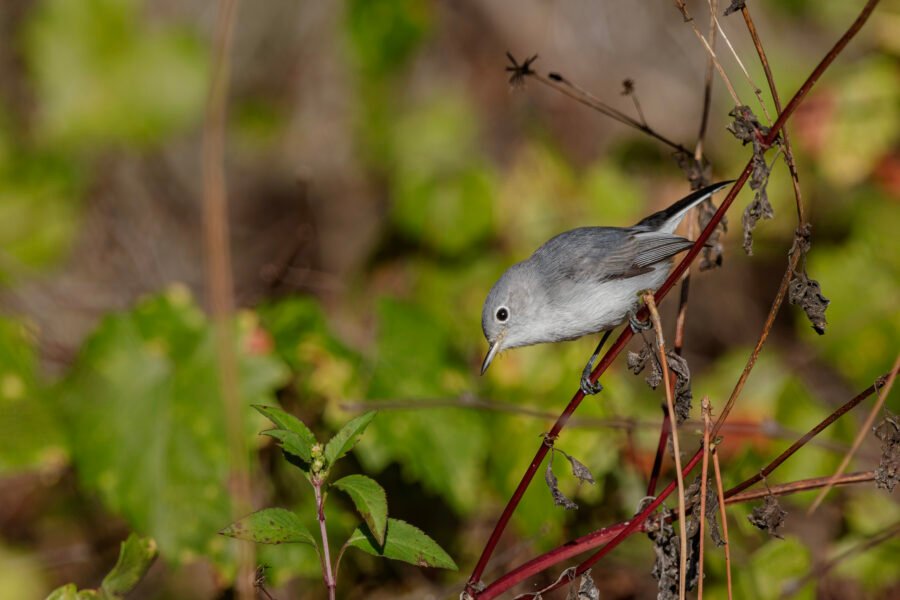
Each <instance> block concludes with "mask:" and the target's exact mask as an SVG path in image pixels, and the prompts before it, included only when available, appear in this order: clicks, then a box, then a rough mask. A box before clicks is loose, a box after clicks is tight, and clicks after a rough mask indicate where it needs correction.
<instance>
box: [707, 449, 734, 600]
mask: <svg viewBox="0 0 900 600" xmlns="http://www.w3.org/2000/svg"><path fill="white" fill-rule="evenodd" d="M710 451H711V452H712V459H713V471H714V472H715V474H716V494H718V496H719V518H720V519H721V520H722V537H723V538H724V539H725V575H726V581H727V583H728V600H732V591H731V550H730V548H731V543H730V542H729V541H728V516H727V515H726V513H725V497H724V495H723V493H722V471H721V470H720V469H719V453H718V452H717V448H716V447H715V446H714V447H713V448H712V449H711V450H710Z"/></svg>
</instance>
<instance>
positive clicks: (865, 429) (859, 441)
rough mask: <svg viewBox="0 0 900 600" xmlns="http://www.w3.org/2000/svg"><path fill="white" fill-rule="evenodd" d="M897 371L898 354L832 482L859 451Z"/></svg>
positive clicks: (818, 499)
mask: <svg viewBox="0 0 900 600" xmlns="http://www.w3.org/2000/svg"><path fill="white" fill-rule="evenodd" d="M897 369H900V354H898V355H897V358H896V360H894V366H893V368H892V369H891V374H890V376H889V377H888V379H887V382H886V383H885V384H884V388H882V390H881V392H880V393H879V394H878V400H877V401H876V402H875V404H874V406H872V410H870V411H869V415H868V416H867V417H866V420H865V422H864V423H863V426H862V427H860V429H859V431H858V432H857V433H856V438H855V439H854V440H853V445H852V446H850V450H849V451H847V454H846V455H845V456H844V460H842V461H841V465H840V466H839V467H838V469H837V471H835V473H834V475H832V481H837V479H838V478H840V476H841V475H843V473H844V471H846V470H847V466H848V465H849V464H850V461H851V460H852V459H853V455H854V454H856V451H857V450H858V449H859V446H860V444H862V442H863V440H864V439H865V438H866V436H867V435H869V434H870V433H871V431H872V424H873V423H874V422H875V417H877V416H878V413H879V412H880V411H881V407H882V406H884V401H885V400H887V397H888V394H890V393H891V388H892V387H894V380H895V379H896V378H897ZM830 489H831V485H826V486H825V487H824V488H822V491H821V492H819V495H818V496H816V499H815V500H814V501H813V503H812V505H811V506H810V507H809V510H807V511H806V514H807V515H811V514H813V513H814V512H816V509H817V508H819V505H820V504H821V503H822V500H824V499H825V496H827V495H828V491H829V490H830Z"/></svg>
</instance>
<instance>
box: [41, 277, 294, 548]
mask: <svg viewBox="0 0 900 600" xmlns="http://www.w3.org/2000/svg"><path fill="white" fill-rule="evenodd" d="M254 327H256V321H255V318H254V317H252V316H249V315H248V316H247V317H246V318H244V319H241V320H240V322H239V323H238V328H237V333H238V342H237V343H238V348H237V350H238V352H239V359H240V365H239V367H240V375H239V380H240V384H241V388H240V392H239V396H240V398H241V401H242V402H243V403H244V404H245V406H246V409H245V411H244V418H243V422H244V429H245V434H246V436H247V438H248V439H252V438H253V437H254V436H255V434H256V431H258V430H259V429H260V425H261V424H262V423H263V421H262V420H261V419H260V417H259V416H258V415H256V413H254V412H253V411H252V410H250V407H249V405H250V404H271V403H272V402H274V392H275V390H276V389H277V388H278V387H280V386H281V385H282V384H283V383H284V381H285V377H286V375H287V371H286V369H285V367H284V365H283V364H282V363H281V362H280V361H278V360H277V359H276V358H274V357H273V356H271V355H269V354H265V353H258V352H255V351H253V350H252V348H249V347H248V337H249V336H250V335H251V334H252V333H253V328H254ZM215 339H216V338H215V335H214V332H213V328H212V326H211V325H210V323H209V321H208V320H207V319H206V317H205V316H204V314H203V313H202V312H201V311H200V310H199V309H198V308H197V307H196V306H195V305H194V304H193V302H192V300H191V298H190V295H189V293H188V292H187V290H186V289H185V288H183V287H173V288H172V289H170V290H169V291H168V292H167V293H166V294H164V295H162V296H158V297H155V298H151V299H147V300H145V301H143V302H141V303H140V304H138V305H137V306H136V307H135V308H134V309H133V310H132V311H130V312H128V313H126V314H118V315H116V314H114V315H109V316H108V317H106V318H105V319H104V320H103V322H102V323H101V325H100V326H99V328H98V329H97V331H96V332H95V333H94V334H93V335H92V336H91V337H90V338H89V339H88V340H87V341H86V342H85V344H84V346H83V348H82V350H81V353H80V355H79V357H78V360H77V361H76V363H75V365H74V366H73V368H72V370H71V372H70V373H69V374H68V375H67V377H66V378H65V379H64V380H63V381H61V382H60V384H59V386H58V396H57V402H58V408H59V412H60V414H61V415H62V417H63V422H64V424H65V429H66V433H67V435H68V438H69V447H70V450H71V452H72V457H73V460H74V463H75V466H76V467H77V468H78V472H79V477H80V480H81V482H82V483H83V484H84V485H85V486H86V487H88V488H90V489H92V490H95V491H96V492H97V493H98V494H99V495H100V497H101V498H102V499H103V500H104V502H105V503H106V504H107V505H108V506H109V507H110V508H111V509H113V510H114V511H115V512H117V513H118V514H121V515H123V516H124V517H125V518H126V519H127V520H128V521H129V523H130V524H131V526H132V527H134V528H135V529H136V530H137V531H141V532H145V533H147V534H149V535H151V536H152V537H154V538H155V539H156V540H157V542H158V543H159V547H160V551H161V552H162V553H163V555H164V556H165V557H166V558H168V559H169V560H174V561H179V562H180V561H185V560H188V559H190V558H192V557H194V556H197V555H206V556H210V557H211V558H213V559H214V560H216V561H217V562H219V563H220V564H221V565H223V566H224V565H227V564H228V563H229V558H228V552H229V550H230V549H231V548H233V547H230V546H228V545H226V544H225V543H224V540H223V539H222V538H219V537H216V535H215V532H216V531H218V530H219V529H221V528H222V526H223V525H224V524H226V523H227V522H228V521H229V518H230V516H231V499H230V497H229V495H227V494H223V493H222V490H223V489H227V488H228V480H229V473H230V465H229V451H228V446H227V436H226V435H225V431H226V427H225V418H224V414H223V409H222V402H221V400H220V392H219V379H218V368H217V366H216V365H217V363H216V353H215ZM251 447H252V446H251ZM198 502H202V504H203V506H204V510H202V511H198V510H196V505H197V503H198Z"/></svg>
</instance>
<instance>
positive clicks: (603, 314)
mask: <svg viewBox="0 0 900 600" xmlns="http://www.w3.org/2000/svg"><path fill="white" fill-rule="evenodd" d="M731 183H733V180H729V181H720V182H718V183H714V184H712V185H709V186H706V187H704V188H702V189H699V190H696V191H694V192H692V193H691V194H689V195H688V196H685V197H684V198H682V199H681V200H679V201H677V202H675V203H674V204H672V205H671V206H670V207H668V208H666V209H663V210H661V211H659V212H656V213H653V214H652V215H650V216H648V217H646V218H644V219H642V220H640V221H638V222H637V223H636V224H635V225H632V226H631V227H579V228H577V229H572V230H569V231H566V232H563V233H560V234H559V235H557V236H555V237H553V238H551V239H550V240H549V241H547V242H546V243H545V244H544V245H542V246H541V247H540V248H538V249H537V250H535V252H534V253H533V254H532V255H531V256H530V257H529V258H527V259H526V260H523V261H521V262H519V263H516V264H514V265H513V266H511V267H509V269H507V270H506V271H505V272H504V273H503V275H501V276H500V279H498V280H497V282H496V283H495V284H494V285H493V287H491V290H490V292H489V293H488V295H487V298H486V299H485V301H484V307H483V308H482V312H481V328H482V331H483V332H484V337H485V339H486V340H487V342H488V351H487V354H486V355H485V357H484V361H483V362H482V365H481V374H482V375H484V373H485V372H486V371H487V369H488V367H489V366H490V365H491V362H492V361H493V360H494V358H495V357H496V356H497V355H498V354H499V353H500V352H502V351H504V350H510V349H512V348H518V347H521V346H531V345H534V344H543V343H548V342H561V341H568V340H574V339H578V338H580V337H583V336H585V335H590V334H595V333H600V332H605V334H604V335H603V337H602V339H601V340H600V343H599V344H598V345H597V349H596V350H595V351H594V353H593V355H592V356H591V358H590V360H588V363H587V365H586V366H585V368H584V370H583V371H582V375H581V385H580V387H581V390H582V391H583V392H584V393H585V394H586V395H587V394H596V393H598V392H600V391H601V390H602V389H603V386H602V385H600V384H599V382H598V383H592V382H591V381H590V374H591V369H592V368H593V363H594V360H596V358H597V356H599V354H600V350H601V349H602V347H603V344H604V343H605V342H606V340H607V338H608V337H609V335H610V333H611V332H612V330H613V329H615V328H616V327H618V326H619V325H621V324H622V323H624V322H625V321H626V320H627V321H629V323H631V326H632V327H633V328H635V329H646V328H647V327H648V326H647V325H643V324H641V323H640V322H639V321H637V319H636V317H635V314H636V309H637V308H638V306H639V303H640V298H639V295H640V293H641V292H644V291H646V290H652V291H656V290H657V289H658V288H659V286H661V285H662V283H663V282H664V281H665V279H666V277H667V276H668V274H669V270H670V268H671V266H672V260H673V256H674V255H676V254H678V253H679V252H681V251H683V250H686V249H688V248H690V247H691V246H692V245H693V244H694V242H693V241H691V240H688V239H686V238H683V237H681V236H679V235H675V229H676V228H677V227H678V224H679V223H681V221H682V219H684V217H685V215H686V214H687V213H688V211H689V210H690V209H691V208H693V207H694V206H696V205H697V204H699V203H701V202H703V201H704V200H706V199H707V198H710V197H712V195H713V194H715V193H716V192H717V191H719V190H721V189H722V188H724V187H726V186H728V185H730V184H731Z"/></svg>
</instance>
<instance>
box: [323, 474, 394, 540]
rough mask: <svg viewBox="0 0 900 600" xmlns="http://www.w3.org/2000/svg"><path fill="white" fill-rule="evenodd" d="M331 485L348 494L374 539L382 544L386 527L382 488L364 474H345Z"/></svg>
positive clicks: (385, 502)
mask: <svg viewBox="0 0 900 600" xmlns="http://www.w3.org/2000/svg"><path fill="white" fill-rule="evenodd" d="M332 485H334V487H336V488H338V489H339V490H341V491H343V492H346V493H347V495H348V496H350V499H351V500H353V504H355V505H356V510H358V511H359V514H360V515H362V518H363V520H364V521H365V522H366V525H368V526H369V531H371V532H372V533H373V534H374V537H375V540H376V541H377V542H378V543H379V544H381V545H383V544H384V535H385V531H386V528H387V495H386V494H385V493H384V488H382V487H381V486H380V485H378V483H377V482H376V481H375V480H374V479H370V478H368V477H366V476H365V475H347V476H346V477H344V478H343V479H339V480H337V481H335V482H334V483H333V484H332Z"/></svg>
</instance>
